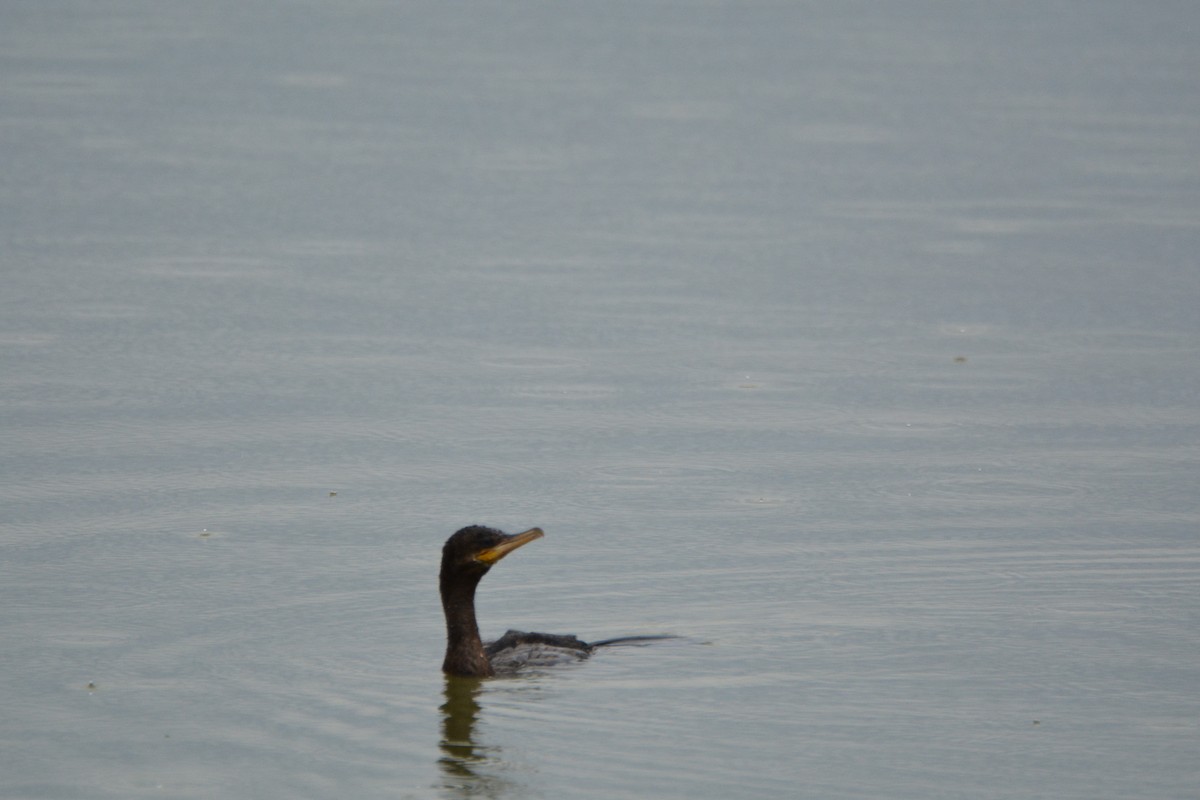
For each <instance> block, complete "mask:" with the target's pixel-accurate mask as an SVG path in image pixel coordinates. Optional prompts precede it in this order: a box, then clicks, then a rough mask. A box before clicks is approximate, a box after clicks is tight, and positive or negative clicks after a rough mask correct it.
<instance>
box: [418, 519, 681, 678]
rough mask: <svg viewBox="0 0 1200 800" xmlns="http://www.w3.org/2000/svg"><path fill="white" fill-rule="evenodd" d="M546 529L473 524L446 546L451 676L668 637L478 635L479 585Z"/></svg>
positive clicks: (486, 673)
mask: <svg viewBox="0 0 1200 800" xmlns="http://www.w3.org/2000/svg"><path fill="white" fill-rule="evenodd" d="M543 535H544V534H543V533H542V529H541V528H530V529H529V530H527V531H525V532H524V533H516V534H507V533H505V532H504V531H499V530H496V529H495V528H485V527H483V526H482V525H472V526H470V527H467V528H463V529H462V530H460V531H458V532H457V533H455V534H454V535H453V536H451V537H450V538H449V539H447V540H446V544H445V546H444V547H443V548H442V570H441V575H440V576H439V583H440V586H441V592H442V610H443V611H444V612H445V614H446V658H445V660H444V661H443V662H442V671H443V672H445V673H446V674H448V675H461V676H466V677H478V678H487V677H491V676H493V675H497V674H505V673H511V672H515V671H517V670H518V669H520V668H522V667H529V666H549V665H552V664H558V663H563V662H567V661H579V660H582V659H585V658H587V657H588V656H589V655H591V653H592V651H593V650H595V649H596V648H597V647H602V646H604V645H610V644H620V643H626V642H636V641H642V640H648V639H663V638H670V637H664V636H631V637H623V638H620V639H606V640H605V641H603V642H593V643H591V644H588V643H587V642H584V641H580V640H579V639H577V638H575V637H574V636H562V635H557V634H553V633H525V632H522V631H511V630H510V631H509V632H508V633H506V634H504V635H503V636H502V637H500V638H499V639H497V640H496V641H494V642H491V643H490V644H487V645H485V644H484V643H483V640H482V639H480V638H479V624H478V623H477V622H476V620H475V588H476V587H477V586H478V585H479V581H480V580H481V579H482V578H483V576H484V575H486V574H487V572H488V570H489V569H491V568H492V565H493V564H495V563H496V562H497V561H499V560H500V559H502V558H504V557H505V556H506V555H508V554H509V553H511V552H512V551H513V550H516V549H517V548H518V547H522V546H524V545H526V544H528V543H530V542H532V541H534V540H535V539H540V538H542V536H543Z"/></svg>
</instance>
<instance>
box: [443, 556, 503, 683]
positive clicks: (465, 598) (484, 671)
mask: <svg viewBox="0 0 1200 800" xmlns="http://www.w3.org/2000/svg"><path fill="white" fill-rule="evenodd" d="M441 584H442V585H441V590H442V611H444V612H445V614H446V658H445V660H444V661H443V662H442V671H443V672H445V673H446V674H448V675H462V676H465V677H476V678H487V677H490V676H491V675H493V674H494V672H493V671H492V665H491V663H490V662H489V661H488V657H487V653H486V652H485V651H484V649H483V640H482V639H480V638H479V624H478V623H477V622H476V621H475V587H476V586H477V585H478V581H467V582H456V581H447V580H446V578H445V576H443V578H442V582H441Z"/></svg>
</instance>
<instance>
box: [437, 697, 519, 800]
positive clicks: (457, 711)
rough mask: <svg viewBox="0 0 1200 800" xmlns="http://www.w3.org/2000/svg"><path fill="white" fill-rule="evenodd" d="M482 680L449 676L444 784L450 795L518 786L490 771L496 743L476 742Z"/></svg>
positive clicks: (500, 792) (495, 793) (492, 793)
mask: <svg viewBox="0 0 1200 800" xmlns="http://www.w3.org/2000/svg"><path fill="white" fill-rule="evenodd" d="M482 691H483V681H482V680H480V679H479V678H459V677H456V676H452V675H447V676H446V686H445V697H446V702H445V703H443V704H442V706H441V712H442V741H441V750H442V756H441V758H439V759H438V766H439V767H440V768H441V770H442V776H443V781H442V788H443V789H445V790H446V796H447V797H461V798H475V797H488V798H495V797H503V796H504V795H506V794H512V790H514V789H515V787H514V786H512V784H510V783H509V782H508V781H506V780H504V779H503V778H500V777H498V776H496V775H489V774H488V773H487V772H486V771H485V769H486V767H487V766H488V765H492V766H493V767H495V766H496V765H497V764H498V762H499V759H498V758H497V753H498V750H497V748H495V747H482V746H479V745H476V744H475V722H476V720H477V719H478V718H479V711H480V706H479V701H478V697H479V694H480V693H481V692H482Z"/></svg>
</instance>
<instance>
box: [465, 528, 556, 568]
mask: <svg viewBox="0 0 1200 800" xmlns="http://www.w3.org/2000/svg"><path fill="white" fill-rule="evenodd" d="M545 535H546V534H544V533H542V529H541V528H530V529H529V530H527V531H525V532H524V533H514V534H513V535H512V536H509V537H508V538H507V539H505V540H504V541H503V542H501V543H500V544H498V545H495V546H494V547H489V548H488V549H486V550H480V551H479V552H478V553H476V554H475V560H476V561H482V562H483V563H484V564H488V565H491V564H495V563H496V562H497V561H499V560H500V559H502V558H504V557H505V556H506V555H508V554H509V553H511V552H512V551H513V550H516V549H517V548H518V547H522V546H524V545H527V544H529V543H530V542H532V541H533V540H534V539H540V538H542V537H543V536H545Z"/></svg>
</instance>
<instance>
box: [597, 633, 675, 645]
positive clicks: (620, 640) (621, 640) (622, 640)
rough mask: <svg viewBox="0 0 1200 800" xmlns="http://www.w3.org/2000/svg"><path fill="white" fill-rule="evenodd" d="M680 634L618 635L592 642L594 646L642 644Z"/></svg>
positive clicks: (673, 637) (672, 637) (671, 637)
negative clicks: (613, 637)
mask: <svg viewBox="0 0 1200 800" xmlns="http://www.w3.org/2000/svg"><path fill="white" fill-rule="evenodd" d="M678 638H679V637H678V636H673V635H671V634H669V633H665V634H658V635H651V636H618V637H617V638H616V639H605V640H603V641H600V642H592V643H591V644H592V647H608V646H609V645H622V644H632V645H637V644H642V643H644V642H657V641H661V640H662V639H678Z"/></svg>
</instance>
